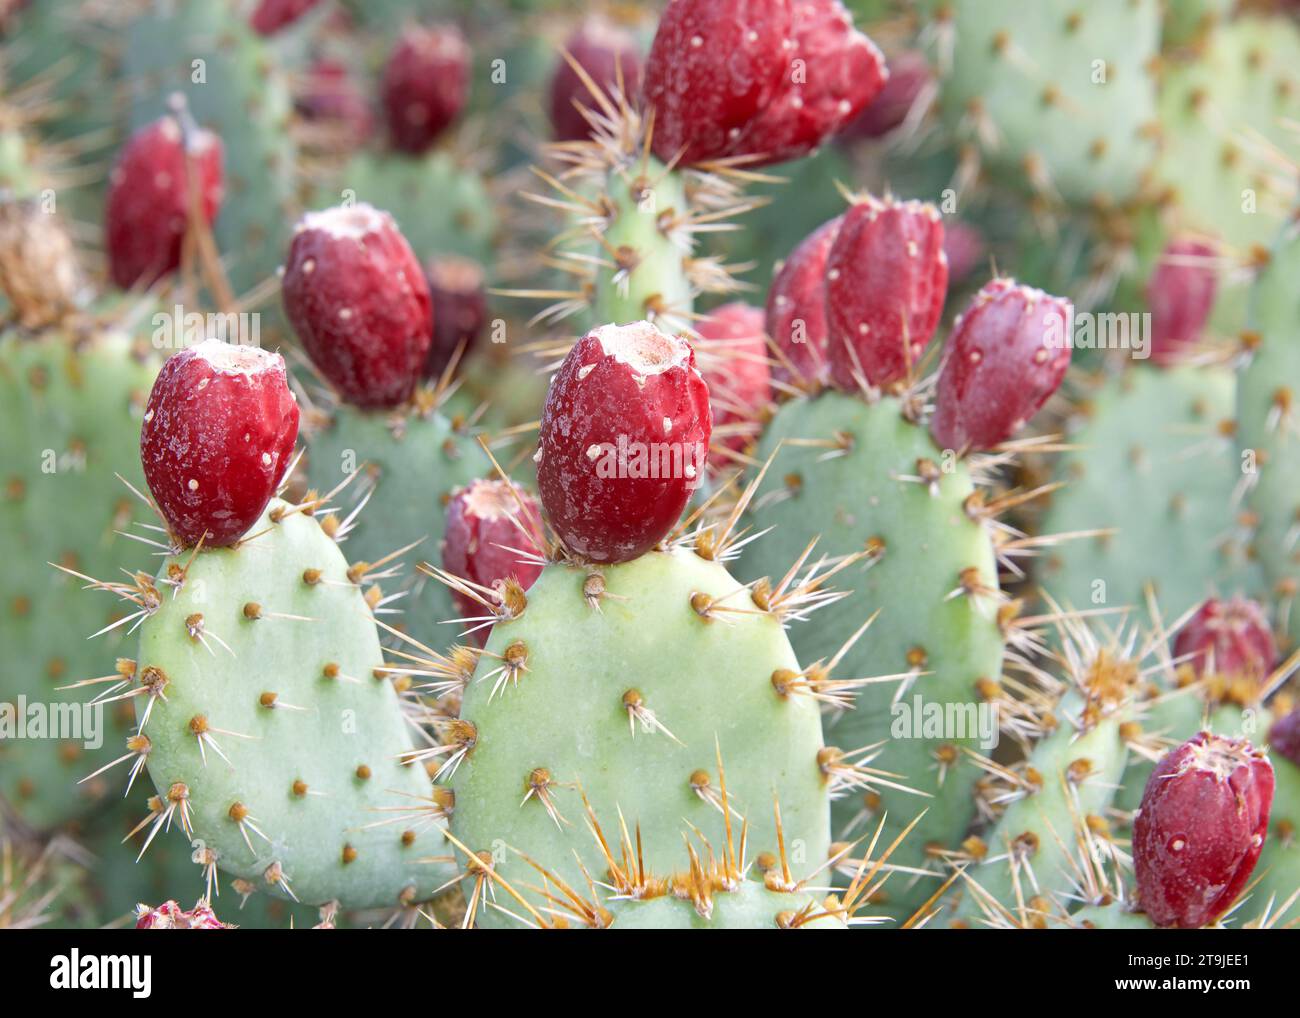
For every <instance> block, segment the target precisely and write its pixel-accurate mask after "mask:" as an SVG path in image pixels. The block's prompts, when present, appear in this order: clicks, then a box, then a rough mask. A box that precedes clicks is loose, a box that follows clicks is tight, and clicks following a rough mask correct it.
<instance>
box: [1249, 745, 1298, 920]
mask: <svg viewBox="0 0 1300 1018" xmlns="http://www.w3.org/2000/svg"><path fill="white" fill-rule="evenodd" d="M1269 759H1270V760H1271V761H1272V764H1273V776H1274V780H1275V786H1274V789H1273V809H1272V812H1271V813H1270V814H1269V818H1268V837H1267V838H1266V839H1265V841H1264V850H1263V851H1262V852H1261V853H1260V856H1259V862H1258V863H1256V865H1255V873H1254V876H1253V877H1252V879H1258V881H1259V883H1258V884H1257V885H1256V886H1255V888H1254V889H1253V890H1252V891H1251V892H1250V903H1249V904H1248V905H1247V906H1246V908H1247V913H1246V914H1247V915H1255V914H1263V912H1264V907H1265V906H1266V905H1268V904H1269V902H1270V901H1272V907H1271V912H1272V914H1273V915H1279V914H1281V916H1282V920H1283V922H1289V921H1291V920H1293V919H1295V918H1296V917H1297V916H1300V897H1297V898H1296V899H1295V901H1294V902H1291V907H1290V909H1288V910H1287V911H1286V912H1285V913H1282V912H1281V909H1282V906H1283V905H1285V904H1287V902H1289V901H1291V897H1292V895H1294V894H1296V892H1297V891H1300V767H1297V766H1296V765H1295V764H1293V763H1292V762H1291V761H1290V760H1287V759H1285V758H1284V757H1282V756H1281V755H1279V754H1277V753H1273V754H1272V755H1271V756H1270V758H1269Z"/></svg>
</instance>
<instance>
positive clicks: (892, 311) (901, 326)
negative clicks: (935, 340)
mask: <svg viewBox="0 0 1300 1018" xmlns="http://www.w3.org/2000/svg"><path fill="white" fill-rule="evenodd" d="M842 220H843V221H842V223H841V224H840V229H839V232H838V233H837V234H836V236H835V242H834V243H833V244H832V245H831V251H830V255H829V257H828V258H827V260H826V321H827V327H828V337H829V338H828V345H827V356H828V358H829V360H830V366H831V377H832V378H833V379H834V381H835V384H836V385H838V386H840V387H841V388H843V389H849V390H854V389H857V388H858V385H859V382H858V376H859V375H861V376H862V377H863V378H865V380H866V381H867V382H868V383H869V384H871V385H872V386H875V387H885V386H889V385H891V384H893V383H896V382H902V381H904V380H905V379H906V378H907V377H908V376H909V374H911V371H912V368H913V366H914V365H915V364H916V362H917V360H918V359H919V358H920V356H921V351H923V350H924V349H925V345H926V344H927V343H928V342H929V341H930V337H931V336H932V335H933V334H934V330H935V327H936V326H937V325H938V324H939V315H940V313H941V312H942V311H943V301H944V297H945V295H946V294H947V290H948V258H947V256H946V255H945V254H944V253H943V222H942V221H941V219H940V216H939V211H938V210H937V209H936V208H935V207H934V206H933V205H928V204H923V203H921V202H917V201H906V202H896V201H894V200H893V199H892V198H886V199H885V200H884V201H881V200H879V199H876V198H872V197H870V196H868V197H867V198H866V199H865V200H863V201H859V202H857V203H856V204H854V205H853V206H852V207H851V208H850V209H849V210H848V212H846V213H844V216H843V217H842Z"/></svg>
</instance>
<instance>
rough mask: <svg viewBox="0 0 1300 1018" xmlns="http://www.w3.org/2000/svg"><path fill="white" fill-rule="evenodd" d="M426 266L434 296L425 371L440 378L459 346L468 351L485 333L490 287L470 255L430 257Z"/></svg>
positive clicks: (430, 294) (430, 291) (480, 267)
mask: <svg viewBox="0 0 1300 1018" xmlns="http://www.w3.org/2000/svg"><path fill="white" fill-rule="evenodd" d="M425 270H426V271H425V275H426V278H427V279H428V282H429V296H430V298H431V299H432V300H433V343H432V344H430V346H429V357H428V360H427V361H426V362H425V368H424V373H425V376H426V377H431V378H437V377H438V376H440V375H441V374H442V372H443V369H444V368H445V367H446V366H447V365H448V364H450V363H451V359H452V357H453V356H454V355H455V353H456V351H457V350H458V349H460V348H461V347H462V346H463V347H464V350H465V352H466V353H468V352H469V351H470V350H471V349H473V347H474V344H475V343H477V342H478V340H479V337H480V336H482V335H483V329H484V328H485V327H486V326H487V320H488V306H487V288H486V287H485V286H484V283H483V268H482V266H480V265H479V264H478V263H477V262H474V261H470V259H468V258H458V257H455V256H454V255H447V256H439V257H435V258H430V259H429V261H428V262H426V263H425ZM462 356H463V354H462Z"/></svg>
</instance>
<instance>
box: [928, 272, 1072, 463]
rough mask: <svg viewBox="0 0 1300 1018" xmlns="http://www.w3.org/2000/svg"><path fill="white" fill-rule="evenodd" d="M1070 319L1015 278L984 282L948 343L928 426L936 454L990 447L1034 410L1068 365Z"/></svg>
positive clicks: (1063, 303) (1063, 307) (1062, 307)
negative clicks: (935, 443)
mask: <svg viewBox="0 0 1300 1018" xmlns="http://www.w3.org/2000/svg"><path fill="white" fill-rule="evenodd" d="M1073 314H1074V306H1073V305H1072V304H1071V303H1070V302H1069V301H1068V300H1065V299H1064V298H1062V297H1052V296H1050V295H1049V294H1045V293H1043V291H1042V290H1035V289H1034V288H1033V287H1029V286H1022V285H1020V284H1018V283H1016V281H1015V280H1013V279H994V280H992V281H991V282H989V283H986V284H984V287H983V289H981V290H980V292H979V293H977V294H976V295H975V297H974V299H973V300H972V301H971V303H970V306H969V307H968V308H967V309H966V311H965V312H964V313H963V314H962V315H961V317H960V318H958V319H957V322H956V323H955V325H954V327H953V330H952V334H951V335H950V336H949V337H948V344H947V348H946V351H945V353H946V356H945V358H944V362H943V367H942V368H941V369H940V371H939V389H938V392H937V393H936V395H935V415H934V418H933V420H932V421H931V422H930V433H931V434H932V435H933V436H934V440H935V441H936V442H938V443H939V446H940V448H943V449H954V450H957V451H961V452H964V451H966V450H968V449H991V448H993V446H995V445H997V444H998V443H999V442H1005V441H1006V440H1007V439H1008V438H1010V437H1011V436H1012V435H1014V434H1015V433H1016V432H1017V431H1019V430H1020V429H1021V427H1023V426H1024V424H1025V422H1026V421H1028V420H1029V418H1031V417H1033V416H1034V414H1035V413H1037V412H1038V408H1039V407H1041V406H1042V405H1043V404H1044V403H1045V402H1046V401H1047V397H1048V396H1050V395H1051V394H1052V393H1054V392H1055V391H1056V390H1057V389H1058V388H1059V387H1060V385H1061V380H1062V379H1063V378H1065V372H1066V369H1067V368H1069V366H1070V346H1069V344H1068V343H1065V342H1064V340H1065V339H1066V338H1067V337H1068V336H1069V327H1070V323H1071V322H1072V321H1073ZM1052 337H1056V338H1055V340H1054V339H1053V338H1052Z"/></svg>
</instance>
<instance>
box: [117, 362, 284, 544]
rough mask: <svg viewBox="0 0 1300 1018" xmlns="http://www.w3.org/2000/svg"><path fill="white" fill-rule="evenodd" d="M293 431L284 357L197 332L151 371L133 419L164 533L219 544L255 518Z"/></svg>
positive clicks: (280, 471) (279, 472) (274, 483)
mask: <svg viewBox="0 0 1300 1018" xmlns="http://www.w3.org/2000/svg"><path fill="white" fill-rule="evenodd" d="M297 438H298V404H297V403H296V402H295V401H294V398H293V394H292V393H291V392H290V391H289V385H288V381H287V379H286V377H285V371H284V358H283V357H281V356H280V355H279V354H278V353H268V352H267V351H265V350H260V349H258V348H256V347H252V346H234V345H232V344H229V343H223V342H221V340H218V339H205V340H204V341H203V342H201V343H198V344H196V345H194V346H191V347H188V348H187V349H185V350H182V351H180V352H179V353H176V354H173V355H172V356H171V357H169V358H168V359H167V362H166V363H165V364H164V365H163V366H162V370H161V371H160V372H159V373H158V378H157V380H156V381H155V382H154V385H153V391H152V392H150V393H149V403H148V405H147V406H146V408H145V414H144V424H143V425H142V427H141V428H140V463H141V465H142V466H143V467H144V479H145V481H146V482H148V485H149V490H150V491H151V492H153V497H154V501H155V502H157V503H158V508H159V510H160V511H161V512H162V515H163V519H165V520H166V521H167V527H168V529H169V530H170V531H171V533H172V536H173V537H174V538H175V539H176V540H177V541H179V542H180V543H181V544H182V545H184V546H186V547H189V546H192V545H195V544H198V543H199V541H200V540H203V543H204V545H205V546H207V547H212V546H218V547H220V546H225V545H231V544H234V543H235V542H236V541H238V540H239V539H240V538H241V537H242V536H243V535H244V533H245V532H246V531H247V530H248V528H249V527H251V526H252V525H253V524H254V523H256V522H257V518H258V517H259V516H261V514H262V510H263V509H265V508H266V504H267V502H269V501H270V500H271V496H272V495H274V494H275V490H276V488H277V487H278V486H279V484H280V481H281V480H282V478H283V475H284V472H285V470H286V469H287V468H288V466H289V461H290V458H291V455H292V453H293V444H294V442H295V441H296V440H297ZM205 538H206V539H205Z"/></svg>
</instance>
